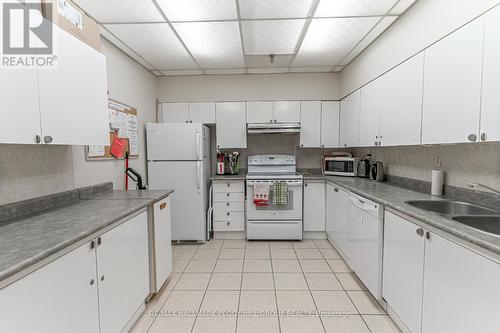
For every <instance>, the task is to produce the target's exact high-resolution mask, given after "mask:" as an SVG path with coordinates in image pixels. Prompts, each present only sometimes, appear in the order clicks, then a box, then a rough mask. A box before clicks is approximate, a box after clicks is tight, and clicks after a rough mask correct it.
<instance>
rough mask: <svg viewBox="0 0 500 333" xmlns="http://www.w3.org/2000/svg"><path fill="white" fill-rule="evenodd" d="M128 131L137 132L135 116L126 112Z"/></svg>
mask: <svg viewBox="0 0 500 333" xmlns="http://www.w3.org/2000/svg"><path fill="white" fill-rule="evenodd" d="M127 116H128V120H127V121H128V131H129V132H137V116H135V115H133V114H128V115H127Z"/></svg>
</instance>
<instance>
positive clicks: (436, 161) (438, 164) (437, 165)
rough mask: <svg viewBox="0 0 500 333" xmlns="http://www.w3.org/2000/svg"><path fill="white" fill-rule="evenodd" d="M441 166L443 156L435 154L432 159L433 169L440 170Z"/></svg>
mask: <svg viewBox="0 0 500 333" xmlns="http://www.w3.org/2000/svg"><path fill="white" fill-rule="evenodd" d="M442 166H443V154H442V153H437V154H436V157H435V159H434V167H435V168H441V167H442Z"/></svg>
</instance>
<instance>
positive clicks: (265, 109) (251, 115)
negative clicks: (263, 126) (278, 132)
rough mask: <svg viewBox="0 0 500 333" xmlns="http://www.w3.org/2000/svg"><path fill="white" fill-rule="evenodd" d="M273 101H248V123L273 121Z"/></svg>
mask: <svg viewBox="0 0 500 333" xmlns="http://www.w3.org/2000/svg"><path fill="white" fill-rule="evenodd" d="M273 120H274V115H273V102H247V123H249V124H251V123H272V122H273Z"/></svg>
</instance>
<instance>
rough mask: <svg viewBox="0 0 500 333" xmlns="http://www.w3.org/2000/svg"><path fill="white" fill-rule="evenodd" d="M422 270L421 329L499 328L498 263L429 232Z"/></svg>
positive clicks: (462, 330) (428, 332) (430, 331)
mask: <svg viewBox="0 0 500 333" xmlns="http://www.w3.org/2000/svg"><path fill="white" fill-rule="evenodd" d="M424 271H425V276H424V297H423V300H424V301H423V302H424V304H423V318H422V332H424V333H433V332H453V333H466V332H500V317H499V316H498V311H499V309H500V284H499V283H498V281H500V265H499V264H498V263H496V262H493V261H491V260H489V259H487V258H485V257H482V256H481V255H479V254H477V253H475V252H473V251H471V250H468V249H466V248H464V247H462V246H460V245H458V244H455V243H453V242H451V241H449V240H447V239H445V238H443V237H440V236H438V235H435V234H431V235H430V239H429V240H427V241H426V244H425V270H424ZM405 282H407V281H405ZM407 292H408V289H405V293H407Z"/></svg>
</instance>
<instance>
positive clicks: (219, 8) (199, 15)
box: [157, 0, 238, 22]
mask: <svg viewBox="0 0 500 333" xmlns="http://www.w3.org/2000/svg"><path fill="white" fill-rule="evenodd" d="M157 1H158V4H159V5H160V7H161V9H162V10H163V12H164V13H165V15H166V16H167V18H168V19H169V20H170V21H172V22H173V21H211V20H235V19H237V18H238V15H237V13H236V2H235V0H157Z"/></svg>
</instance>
